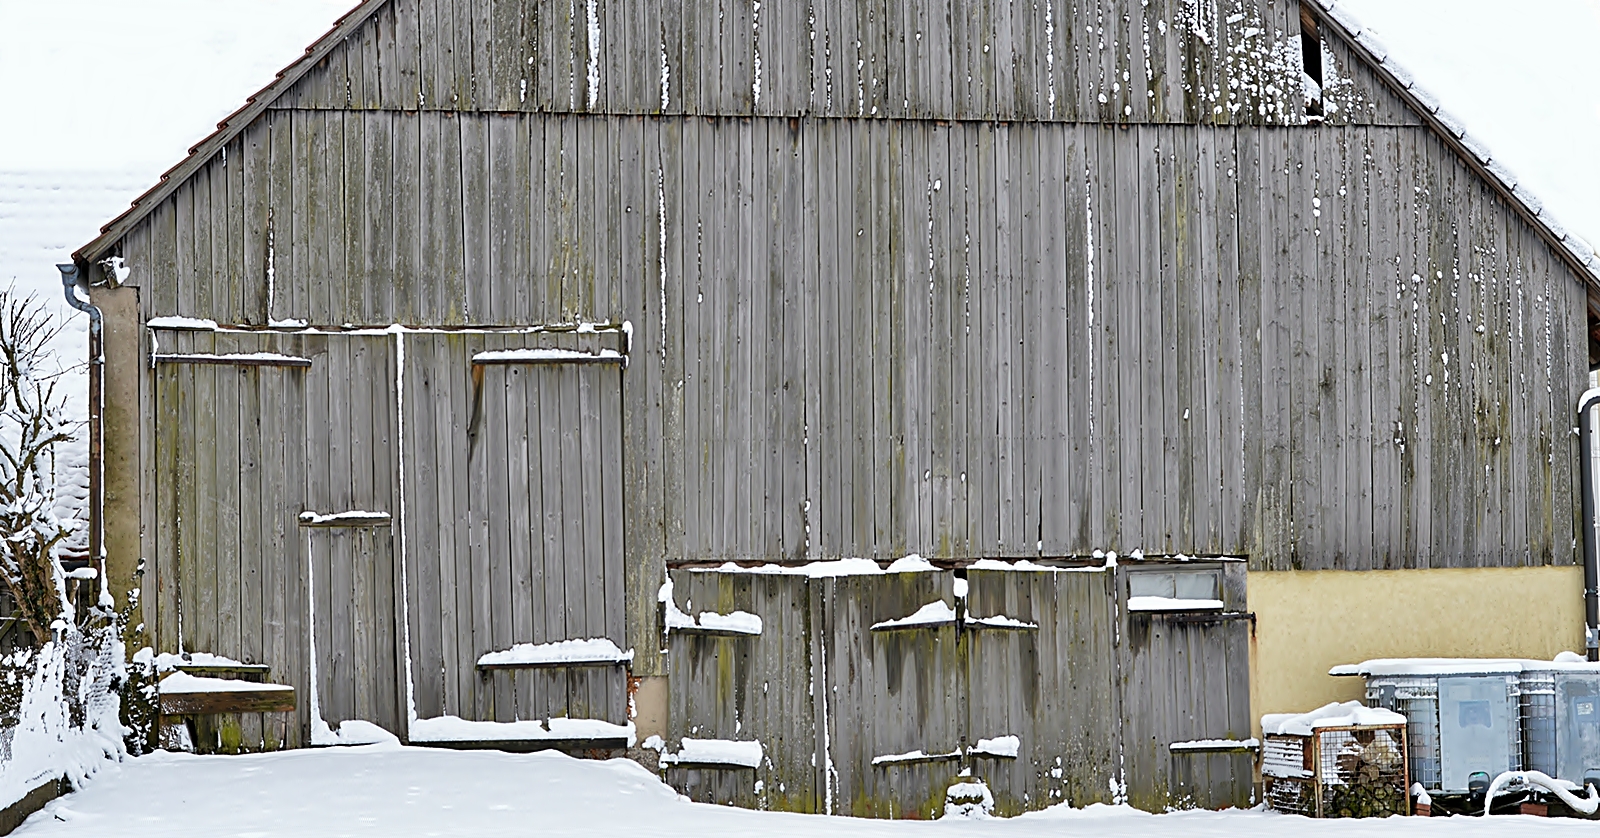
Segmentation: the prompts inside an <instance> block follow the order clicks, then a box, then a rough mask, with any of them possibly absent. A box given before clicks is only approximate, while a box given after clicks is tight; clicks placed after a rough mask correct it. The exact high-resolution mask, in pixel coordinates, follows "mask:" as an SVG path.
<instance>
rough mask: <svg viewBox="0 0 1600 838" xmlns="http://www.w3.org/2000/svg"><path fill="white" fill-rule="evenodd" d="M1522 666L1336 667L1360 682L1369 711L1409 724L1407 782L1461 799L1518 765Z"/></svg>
mask: <svg viewBox="0 0 1600 838" xmlns="http://www.w3.org/2000/svg"><path fill="white" fill-rule="evenodd" d="M1522 672H1523V666H1522V662H1521V661H1504V660H1451V659H1431V658H1416V659H1394V660H1378V661H1367V662H1365V663H1362V664H1356V665H1354V666H1341V667H1335V668H1334V669H1333V670H1332V671H1331V672H1330V673H1329V674H1332V675H1352V676H1353V675H1360V676H1364V677H1365V678H1366V681H1367V689H1366V696H1367V704H1368V706H1372V707H1383V708H1385V709H1389V710H1394V711H1396V712H1398V713H1400V714H1401V715H1403V716H1405V717H1406V746H1407V747H1406V750H1407V753H1408V757H1409V762H1410V766H1409V767H1410V771H1411V781H1412V782H1414V783H1421V784H1422V786H1423V788H1425V789H1427V790H1428V791H1429V792H1430V793H1441V794H1456V793H1460V794H1466V793H1468V791H1469V788H1468V784H1469V781H1470V780H1471V778H1472V776H1473V775H1474V774H1480V773H1481V774H1486V775H1488V777H1489V778H1493V777H1494V776H1495V775H1497V774H1499V773H1500V772H1502V771H1516V770H1519V769H1521V768H1522V764H1523V739H1522V719H1523V708H1522V705H1521V695H1522Z"/></svg>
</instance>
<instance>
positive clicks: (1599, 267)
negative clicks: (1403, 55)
mask: <svg viewBox="0 0 1600 838" xmlns="http://www.w3.org/2000/svg"><path fill="white" fill-rule="evenodd" d="M1335 2H1336V0H1317V2H1314V3H1306V4H1304V5H1303V6H1302V8H1308V9H1310V10H1311V13H1312V14H1313V15H1314V16H1315V17H1316V19H1317V24H1318V25H1319V26H1324V27H1328V28H1330V29H1332V30H1334V31H1335V32H1337V33H1339V36H1340V37H1341V38H1342V39H1343V40H1344V42H1345V44H1346V45H1348V46H1349V47H1350V50H1351V52H1353V53H1354V54H1355V55H1356V56H1357V57H1358V58H1360V59H1361V60H1362V61H1365V62H1366V63H1367V65H1368V66H1369V68H1370V69H1372V70H1373V71H1374V72H1375V73H1376V75H1377V76H1378V78H1380V79H1382V80H1383V82H1384V84H1387V85H1388V86H1389V88H1390V89H1391V90H1393V91H1394V92H1395V94H1396V95H1398V96H1399V97H1400V98H1401V99H1402V100H1404V101H1405V102H1406V104H1408V105H1410V106H1411V107H1412V109H1414V110H1415V111H1416V112H1417V113H1418V114H1421V115H1422V119H1423V122H1424V123H1426V124H1427V125H1428V127H1429V128H1431V129H1433V131H1434V133H1436V134H1438V135H1439V137H1440V139H1442V140H1444V143H1445V145H1446V146H1448V147H1450V149H1452V150H1453V151H1455V153H1456V155H1457V156H1458V157H1460V158H1461V159H1462V161H1463V162H1465V163H1466V164H1467V167H1468V168H1470V169H1472V170H1473V171H1474V172H1476V173H1477V174H1478V176H1479V177H1481V178H1483V180H1484V182H1485V183H1488V184H1489V185H1490V187H1491V188H1492V189H1494V191H1495V192H1496V193H1497V194H1498V195H1500V197H1502V198H1504V199H1505V200H1506V202H1507V203H1508V204H1510V205H1511V206H1512V208H1514V209H1515V210H1516V211H1517V213H1518V214H1520V215H1521V216H1522V217H1523V220H1525V221H1527V222H1528V224H1529V225H1530V226H1532V227H1533V229H1534V230H1535V231H1537V232H1538V234H1539V237H1540V238H1542V239H1544V240H1545V243H1546V244H1548V245H1550V247H1551V249H1552V250H1554V251H1555V252H1556V253H1557V254H1558V255H1559V257H1560V258H1561V260H1562V261H1563V262H1564V263H1566V265H1567V266H1568V267H1569V268H1571V269H1572V271H1573V272H1574V273H1576V274H1578V275H1579V276H1582V277H1583V278H1584V279H1585V280H1586V282H1587V285H1588V289H1589V292H1590V299H1591V305H1592V306H1593V305H1594V301H1596V299H1597V298H1596V295H1597V294H1600V257H1595V256H1591V257H1589V260H1588V261H1587V262H1585V261H1584V260H1583V259H1580V258H1579V256H1578V254H1577V253H1574V252H1573V250H1572V249H1571V248H1569V247H1568V246H1567V244H1566V240H1567V238H1568V234H1566V233H1564V232H1562V233H1558V232H1557V231H1556V230H1554V229H1552V228H1551V226H1550V224H1549V223H1547V222H1546V221H1545V220H1544V219H1543V217H1542V213H1541V211H1539V210H1535V209H1534V208H1533V207H1532V206H1530V205H1529V204H1528V202H1527V201H1526V200H1525V199H1524V198H1523V197H1522V196H1521V195H1519V194H1518V193H1517V190H1516V185H1515V184H1507V183H1506V182H1505V180H1503V179H1502V178H1501V177H1500V176H1499V175H1497V174H1495V172H1494V171H1492V170H1491V169H1490V166H1489V164H1490V160H1489V159H1483V158H1480V157H1479V156H1478V153H1476V152H1474V151H1473V150H1472V149H1471V148H1469V147H1468V146H1467V143H1466V139H1467V134H1466V132H1465V129H1462V130H1461V131H1459V132H1458V131H1457V130H1456V128H1455V127H1452V126H1451V125H1447V124H1446V123H1445V121H1444V120H1443V119H1441V118H1440V114H1441V113H1443V112H1444V111H1443V109H1442V108H1439V107H1438V106H1433V107H1430V106H1429V105H1428V103H1427V102H1424V101H1423V99H1422V97H1420V96H1419V95H1417V93H1416V92H1415V88H1416V84H1415V82H1412V83H1410V84H1407V83H1406V82H1403V81H1401V79H1400V78H1399V77H1398V76H1397V75H1395V73H1394V72H1393V70H1392V69H1391V68H1390V67H1389V65H1388V61H1389V59H1388V57H1387V56H1379V55H1377V54H1376V53H1374V52H1373V51H1372V49H1371V48H1370V47H1369V45H1368V44H1369V41H1368V40H1367V39H1364V38H1362V37H1360V34H1359V33H1356V32H1352V31H1350V29H1349V28H1348V27H1346V26H1345V25H1344V23H1343V22H1342V21H1340V20H1339V19H1338V18H1337V17H1336V16H1334V15H1333V14H1331V13H1330V10H1331V9H1332V8H1333V6H1334V5H1335ZM1430 98H1431V97H1430Z"/></svg>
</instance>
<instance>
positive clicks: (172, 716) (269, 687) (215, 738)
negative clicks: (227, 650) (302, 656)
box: [159, 664, 295, 753]
mask: <svg viewBox="0 0 1600 838" xmlns="http://www.w3.org/2000/svg"><path fill="white" fill-rule="evenodd" d="M270 671H271V668H270V667H268V666H267V665H265V664H232V665H227V666H215V665H191V664H180V665H178V667H177V668H176V670H175V671H174V672H172V673H169V674H167V675H166V676H163V678H162V679H161V682H160V685H159V689H160V698H159V701H160V715H161V730H160V738H161V747H163V748H167V749H175V750H192V751H195V752H197V753H245V752H250V751H261V750H277V749H278V748H281V747H286V746H288V745H290V744H292V739H291V736H290V729H291V728H292V727H293V725H294V719H293V713H294V711H295V690H294V688H293V687H290V686H287V685H284V684H269V683H266V677H267V675H268V673H269V672H270ZM173 678H178V679H179V680H180V681H181V682H182V683H181V684H178V685H174V684H173V683H172V679H173Z"/></svg>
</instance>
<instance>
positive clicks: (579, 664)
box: [478, 660, 628, 670]
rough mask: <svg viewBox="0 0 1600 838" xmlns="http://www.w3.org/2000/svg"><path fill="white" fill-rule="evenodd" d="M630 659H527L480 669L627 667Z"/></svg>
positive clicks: (485, 665)
mask: <svg viewBox="0 0 1600 838" xmlns="http://www.w3.org/2000/svg"><path fill="white" fill-rule="evenodd" d="M627 665H628V661H624V660H575V661H525V662H519V663H480V664H478V668H479V669H483V670H498V669H581V668H591V667H626V666H627Z"/></svg>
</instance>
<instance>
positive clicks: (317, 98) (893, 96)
mask: <svg viewBox="0 0 1600 838" xmlns="http://www.w3.org/2000/svg"><path fill="white" fill-rule="evenodd" d="M419 32H429V33H433V36H431V37H426V38H419V36H418V33H419ZM1299 32H1300V19H1299V8H1298V6H1297V4H1295V3H1293V2H1287V3H1286V2H1270V1H1269V2H1258V1H1257V0H1220V2H1204V3H1196V2H1191V1H1189V0H1154V2H1137V3H1135V2H1124V1H1123V0H1104V1H1103V2H1102V1H1101V0H1048V2H1040V3H1027V4H1010V3H998V4H976V5H975V6H972V7H962V8H961V9H959V10H958V11H952V7H950V6H948V4H939V3H929V2H925V1H924V0H875V2H866V3H855V2H838V0H834V2H817V3H799V4H777V5H774V4H763V5H760V6H759V7H757V6H756V5H755V4H750V3H742V2H726V3H719V2H661V0H651V2H623V3H617V2H605V0H592V2H588V3H575V4H566V5H562V4H548V3H540V2H536V0H507V1H506V2H495V3H490V2H488V0H478V2H463V3H451V2H442V0H396V2H394V3H390V4H388V5H387V6H385V7H384V8H383V9H382V10H380V11H379V12H378V14H377V15H375V17H374V18H373V20H372V21H370V22H369V23H368V24H367V25H366V26H365V27H363V29H362V30H361V32H360V33H359V34H358V35H357V36H355V37H352V38H351V39H350V40H349V41H348V42H347V43H346V44H345V45H344V46H343V47H342V48H341V49H339V50H337V51H335V52H334V53H332V54H330V55H329V56H328V58H327V59H325V60H324V61H323V62H321V63H320V64H319V65H318V66H317V68H315V69H314V70H313V71H312V72H311V73H309V74H308V75H307V76H306V77H305V79H304V80H303V81H302V82H301V83H300V84H299V85H297V86H296V88H295V89H294V90H293V91H292V92H291V93H290V94H288V95H286V96H284V97H283V98H282V99H280V100H279V102H278V105H279V106H281V107H286V108H332V109H341V110H342V109H351V108H354V109H422V110H427V109H442V110H452V111H457V110H459V111H498V112H507V111H529V112H571V113H605V114H696V115H707V116H712V115H715V116H736V115H738V116H789V115H810V116H835V117H860V116H870V117H879V118H913V119H919V118H935V119H998V120H1046V121H1058V120H1059V121H1069V122H1122V123H1152V122H1153V123H1195V122H1205V123H1216V124H1299V123H1302V122H1304V111H1303V108H1302V107H1301V96H1302V91H1301V75H1300V67H1301V64H1300V42H1299ZM1336 54H1338V53H1336ZM1340 57H1341V58H1343V57H1345V56H1344V55H1342V54H1340ZM1340 63H1341V68H1342V69H1344V70H1345V71H1346V72H1345V73H1344V74H1343V75H1342V76H1341V78H1343V79H1345V83H1344V85H1343V86H1342V88H1341V90H1340V95H1341V97H1342V98H1343V100H1344V101H1343V104H1344V105H1346V106H1347V107H1346V108H1345V109H1344V110H1343V111H1342V112H1339V113H1337V114H1336V115H1335V117H1336V118H1337V119H1339V120H1341V121H1343V120H1351V121H1355V122H1358V123H1363V124H1417V123H1418V120H1417V118H1416V116H1415V115H1414V114H1412V113H1411V112H1410V111H1409V109H1408V108H1407V107H1406V106H1405V105H1404V104H1402V103H1401V102H1400V101H1399V100H1398V99H1397V98H1395V97H1394V95H1393V94H1392V93H1390V92H1389V91H1388V90H1387V89H1386V87H1385V85H1383V84H1382V83H1381V82H1379V81H1378V80H1377V79H1376V77H1375V76H1373V75H1372V74H1371V72H1370V71H1369V70H1368V69H1367V68H1366V67H1364V66H1361V67H1357V66H1355V64H1356V62H1348V61H1344V62H1340Z"/></svg>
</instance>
